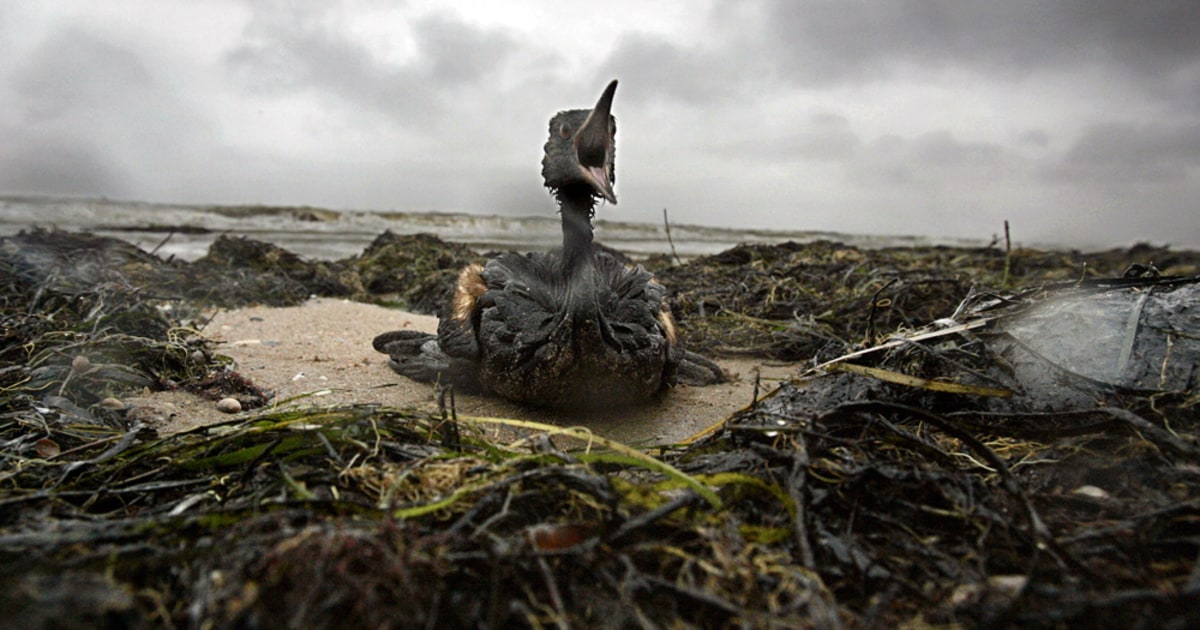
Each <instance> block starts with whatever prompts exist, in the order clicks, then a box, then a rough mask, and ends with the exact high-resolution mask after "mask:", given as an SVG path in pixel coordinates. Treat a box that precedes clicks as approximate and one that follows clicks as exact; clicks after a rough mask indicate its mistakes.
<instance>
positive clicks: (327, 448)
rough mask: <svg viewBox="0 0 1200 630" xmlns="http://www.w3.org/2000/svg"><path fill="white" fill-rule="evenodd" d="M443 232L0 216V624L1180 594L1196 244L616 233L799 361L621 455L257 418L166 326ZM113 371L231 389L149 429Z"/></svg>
mask: <svg viewBox="0 0 1200 630" xmlns="http://www.w3.org/2000/svg"><path fill="white" fill-rule="evenodd" d="M475 257H476V256H475V254H473V253H472V252H470V251H469V250H467V249H465V248H462V247H458V246H454V245H448V244H444V243H441V242H439V241H437V240H436V239H433V238H431V237H398V236H394V235H390V234H385V235H384V236H381V237H380V239H379V240H378V241H377V242H376V243H375V244H374V245H373V246H372V247H371V248H369V249H368V250H367V251H366V252H364V254H363V255H362V256H360V257H357V258H354V259H351V260H346V261H339V262H336V263H311V262H306V261H303V260H300V259H299V258H297V257H295V256H293V255H291V254H289V253H287V252H284V251H282V250H279V249H277V248H274V247H272V246H270V245H266V244H263V243H256V242H253V241H249V240H245V239H238V238H224V239H221V240H220V241H218V243H217V244H216V245H214V246H213V249H212V251H211V252H210V254H209V255H208V256H207V257H206V258H204V259H202V260H200V261H197V262H195V263H191V264H185V263H181V262H176V261H163V260H160V259H158V258H156V257H154V256H152V255H150V254H147V253H145V252H142V251H138V250H136V249H135V248H133V247H131V246H128V245H125V244H122V243H121V242H118V241H112V240H107V239H101V238H97V237H92V236H88V235H81V234H67V233H61V232H46V231H35V232H31V233H27V234H23V235H20V236H17V237H12V238H8V239H3V240H2V241H0V277H2V279H3V284H2V289H0V318H2V321H3V345H2V346H0V457H2V458H3V462H2V464H0V567H3V568H2V569H0V618H2V619H5V620H6V622H5V623H6V624H11V623H15V624H17V625H16V626H12V627H95V626H118V627H147V626H153V627H160V626H162V627H191V626H200V627H262V626H285V625H286V626H288V627H333V626H336V627H455V626H466V627H502V626H538V627H546V626H558V627H567V626H576V627H593V626H595V627H637V626H672V627H675V626H684V627H688V626H693V627H723V626H744V627H771V626H774V627H809V626H813V627H837V626H846V627H896V626H898V625H909V626H922V625H930V624H932V625H938V626H941V625H946V626H979V625H984V626H1001V627H1005V626H1021V627H1026V626H1056V627H1057V626H1074V625H1079V626H1083V625H1085V624H1086V625H1088V626H1101V627H1155V628H1159V627H1163V628H1172V627H1174V628H1184V627H1196V625H1197V622H1200V563H1198V562H1197V558H1198V556H1200V492H1198V489H1200V453H1198V449H1197V443H1196V432H1197V416H1198V414H1197V403H1198V402H1200V395H1198V393H1197V392H1198V389H1197V379H1198V378H1200V376H1198V375H1197V369H1198V368H1197V363H1198V358H1197V355H1198V354H1200V340H1198V337H1200V305H1198V295H1200V288H1198V287H1200V282H1198V278H1197V275H1196V274H1197V263H1198V262H1200V257H1198V256H1197V255H1195V254H1189V253H1177V252H1171V251H1168V250H1165V249H1155V248H1149V247H1135V248H1133V249H1130V250H1121V251H1111V252H1105V253H1101V254H1093V255H1082V254H1079V253H1076V252H1034V251H1023V250H1018V251H1013V252H1011V253H1010V255H1006V253H1005V252H1004V251H1001V250H997V249H995V248H987V249H975V250H968V249H943V248H934V249H925V250H908V249H904V250H879V251H864V250H857V249H853V248H848V247H843V246H840V245H837V244H833V243H827V242H823V243H815V244H811V245H796V244H781V245H778V246H773V247H767V246H753V247H749V246H747V247H738V248H735V249H732V250H730V251H727V252H725V253H722V254H719V255H716V256H711V257H707V258H702V259H699V260H695V261H692V262H690V263H688V264H684V265H676V266H671V265H668V264H667V261H666V259H656V260H651V261H648V263H647V264H649V265H651V266H653V267H655V268H656V271H657V272H658V274H659V276H660V277H661V278H662V279H663V280H664V282H665V283H667V284H668V286H669V287H671V290H672V292H673V299H674V304H675V307H676V312H677V314H678V315H679V319H680V321H681V327H682V328H683V329H684V332H685V335H686V338H687V341H688V342H689V343H690V344H692V345H693V346H694V347H699V348H701V349H703V350H704V351H706V352H711V353H741V354H749V355H755V356H764V357H780V358H790V359H796V358H802V359H811V361H812V363H811V364H812V365H813V366H814V367H813V369H812V370H810V371H809V372H808V373H806V374H803V375H797V379H796V380H795V382H793V383H788V384H786V385H784V386H782V387H780V388H779V389H777V390H775V391H771V392H763V395H762V397H761V399H760V400H759V401H758V402H757V403H756V404H754V405H752V406H751V407H749V408H747V409H745V410H743V411H741V412H739V413H737V414H735V415H734V416H733V417H731V418H729V419H728V420H727V421H726V422H724V423H722V424H721V425H719V426H717V427H714V428H713V429H712V430H711V431H710V432H708V433H707V434H706V435H703V436H701V437H698V438H697V439H695V440H694V441H692V442H691V443H689V444H682V445H665V446H664V447H662V448H660V449H656V450H654V451H652V452H644V451H637V450H634V449H630V448H628V447H625V446H622V445H619V444H614V443H609V442H606V441H605V440H603V439H601V438H598V437H597V438H594V439H590V440H589V439H587V436H585V435H581V434H580V432H578V431H571V430H569V429H567V428H565V427H561V428H557V429H556V428H554V427H547V428H546V429H547V430H550V431H551V432H553V431H557V432H558V433H556V434H553V433H552V434H547V433H542V432H541V431H542V430H541V429H537V428H532V429H530V428H527V429H526V431H527V433H528V435H529V436H530V437H529V438H527V439H525V440H523V441H521V442H517V443H510V444H498V443H492V442H489V441H487V440H485V439H484V438H482V437H481V435H482V434H481V432H479V431H477V427H478V426H479V423H480V422H502V421H503V420H496V419H472V418H462V417H459V418H457V419H456V418H455V417H454V411H453V408H452V406H451V405H449V404H448V405H447V409H446V410H445V412H444V414H433V415H430V414H428V413H418V412H416V411H413V410H406V409H389V408H380V407H377V406H372V405H370V404H362V405H357V406H351V407H340V408H313V409H312V410H309V411H290V412H287V413H281V412H278V411H274V412H273V411H270V410H269V408H268V407H264V406H263V405H264V403H265V402H266V401H267V399H268V398H269V395H270V394H269V392H263V391H260V390H258V389H257V388H256V387H255V386H254V384H253V383H251V382H248V381H247V380H246V379H244V378H242V377H240V376H239V375H238V374H237V373H236V372H233V371H231V370H230V369H229V367H228V365H227V364H226V362H225V361H224V360H223V359H222V358H221V357H219V356H214V354H213V352H212V350H211V347H210V344H209V343H208V342H207V341H206V340H205V339H203V338H202V337H201V336H200V335H199V334H197V333H196V332H194V330H195V329H194V327H193V325H194V322H195V321H197V318H200V317H202V313H203V312H204V310H203V309H204V308H209V307H212V306H229V305H236V304H243V303H246V302H248V301H258V302H265V303H269V304H287V303H294V302H296V301H298V300H302V299H304V298H305V297H306V296H308V295H309V294H313V293H316V294H324V295H343V296H354V297H357V298H359V299H373V300H384V299H386V300H389V301H393V302H399V303H401V304H403V305H404V306H407V307H408V308H412V309H417V310H426V311H428V310H430V309H431V308H435V307H436V304H438V303H439V301H440V300H442V299H443V294H444V291H445V289H446V286H447V284H448V282H449V281H450V278H452V276H453V270H454V269H455V268H456V267H457V266H458V265H460V264H461V263H462V262H464V261H465V260H470V259H472V258H475ZM1151 263H1153V266H1151ZM1130 265H1140V266H1134V267H1131V268H1130V271H1129V273H1124V274H1123V273H1122V272H1123V271H1125V270H1126V268H1127V267H1129V266H1130ZM817 364H821V365H817ZM141 388H150V389H175V388H182V389H187V390H190V391H195V392H198V393H201V394H202V395H207V396H211V397H213V398H217V397H223V396H234V397H237V398H239V399H240V400H242V402H243V404H244V405H245V406H246V407H248V408H251V411H248V412H246V413H244V414H243V416H241V417H239V418H238V419H237V420H234V421H230V422H226V423H224V424H220V425H216V426H208V427H204V428H201V429H197V430H194V431H190V432H187V433H180V434H175V435H170V436H160V435H155V434H154V433H153V431H151V430H150V429H147V428H145V427H144V426H143V425H142V424H141V423H140V422H139V420H138V418H136V417H130V414H129V412H128V411H127V410H126V409H125V408H124V407H123V406H122V404H121V403H120V401H119V399H120V396H121V395H122V393H123V392H126V391H128V390H130V389H141ZM255 407H258V409H257V410H254V408H255Z"/></svg>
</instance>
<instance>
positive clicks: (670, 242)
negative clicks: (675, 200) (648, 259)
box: [663, 208, 683, 265]
mask: <svg viewBox="0 0 1200 630" xmlns="http://www.w3.org/2000/svg"><path fill="white" fill-rule="evenodd" d="M663 227H665V228H666V229H667V243H669V244H670V245H671V256H672V257H674V258H675V264H677V265H682V264H683V261H682V260H680V259H679V254H677V253H675V241H673V240H671V222H670V221H668V220H667V209H666V208H663Z"/></svg>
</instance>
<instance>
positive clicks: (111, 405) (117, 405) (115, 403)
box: [100, 396, 125, 411]
mask: <svg viewBox="0 0 1200 630" xmlns="http://www.w3.org/2000/svg"><path fill="white" fill-rule="evenodd" d="M100 406H101V407H102V408H104V409H111V410H113V411H120V410H122V409H124V408H125V403H123V402H121V401H120V400H119V399H117V398H113V397H112V396H109V397H108V398H105V399H103V400H101V401H100Z"/></svg>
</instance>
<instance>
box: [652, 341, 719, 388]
mask: <svg viewBox="0 0 1200 630" xmlns="http://www.w3.org/2000/svg"><path fill="white" fill-rule="evenodd" d="M665 376H666V382H667V384H669V385H716V384H717V383H725V382H728V381H729V375H728V374H726V373H725V370H723V369H721V366H719V365H717V364H716V363H714V362H712V361H711V360H709V359H708V358H707V357H704V356H701V355H699V354H696V353H695V352H690V351H688V350H684V349H682V348H672V349H671V357H670V360H669V361H668V362H667V369H666V374H665Z"/></svg>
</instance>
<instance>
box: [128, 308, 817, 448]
mask: <svg viewBox="0 0 1200 630" xmlns="http://www.w3.org/2000/svg"><path fill="white" fill-rule="evenodd" d="M399 328H411V329H414V330H421V331H426V332H434V331H435V330H436V328H437V318H436V317H431V316H428V315H419V314H415V313H409V312H406V311H402V310H396V309H389V308H384V307H380V306H375V305H372V304H364V303H360V302H352V301H348V300H339V299H333V298H314V299H312V300H309V301H308V302H307V303H305V304H303V305H301V306H296V307H285V308H272V307H262V306H256V307H249V308H242V309H236V310H226V311H221V312H218V313H216V314H215V315H214V316H213V318H212V320H211V321H210V322H209V323H208V325H207V326H206V327H205V328H204V329H203V330H202V331H201V332H202V334H204V335H205V336H206V337H208V338H210V339H212V340H213V341H214V342H216V344H217V345H216V352H217V353H219V354H223V355H226V356H228V357H230V358H232V359H233V360H234V361H235V363H236V365H235V368H236V369H237V370H238V371H239V372H240V373H241V374H242V375H243V376H245V377H247V378H249V379H250V380H252V381H253V382H254V383H255V384H256V385H258V386H259V387H263V388H266V389H269V390H271V391H272V392H274V394H275V398H274V401H273V404H274V405H275V406H277V407H278V406H290V405H300V406H305V405H336V404H350V403H372V404H380V405H387V406H395V407H407V406H420V407H423V408H428V409H436V407H437V405H436V400H435V393H434V388H433V386H432V385H428V384H425V383H417V382H414V381H411V380H409V379H406V378H404V377H402V376H399V375H398V374H396V373H394V372H392V370H391V369H389V368H388V366H387V357H386V356H384V355H382V354H380V353H378V352H376V351H375V350H374V349H373V348H372V347H371V339H372V338H374V337H375V335H377V334H379V333H381V332H385V331H388V330H396V329H399ZM717 362H718V363H719V364H720V365H721V366H722V367H723V368H725V370H726V371H727V372H729V373H730V374H731V375H732V376H733V377H734V378H733V380H732V381H731V382H729V383H725V384H721V385H714V386H710V387H687V386H680V387H676V388H673V389H671V390H670V391H668V392H666V393H665V394H664V395H663V397H662V398H661V399H659V400H656V401H653V402H651V403H649V404H646V405H643V406H640V407H636V408H631V409H621V410H615V411H612V412H604V413H591V414H580V413H575V412H562V411H555V410H546V409H537V408H530V407H525V406H521V405H516V404H513V403H510V402H507V401H505V400H502V399H499V398H495V397H487V396H476V395H468V394H459V395H457V397H456V409H457V410H458V413H459V414H460V415H464V416H484V417H503V418H515V419H524V420H534V421H538V422H545V423H549V424H555V425H560V426H584V427H587V428H588V429H590V430H592V431H593V432H595V433H597V434H599V435H602V436H605V437H609V438H612V439H616V440H619V441H622V442H625V443H628V444H642V445H645V444H660V443H670V442H676V441H679V440H682V439H685V438H687V437H688V436H691V435H694V434H695V433H697V432H699V431H702V430H704V429H705V428H707V427H709V426H711V425H712V424H714V423H717V422H720V421H721V420H723V419H725V418H726V417H728V416H729V415H730V414H731V413H733V412H735V411H737V410H738V409H741V408H743V407H745V406H747V405H748V404H750V402H751V400H752V398H753V395H754V375H755V371H756V370H758V371H759V373H760V374H761V375H762V379H763V387H762V391H763V392H764V393H765V392H766V391H769V390H770V389H771V388H773V386H774V384H775V383H776V382H777V381H778V380H780V379H783V378H787V377H789V376H790V375H792V374H795V372H796V367H795V366H792V365H785V364H779V363H773V362H765V361H763V360H737V359H735V360H729V359H721V360H718V361H717ZM128 402H131V403H133V404H135V405H140V406H146V407H149V408H152V409H155V410H156V411H157V412H158V413H159V416H160V418H161V424H160V425H159V426H158V429H159V430H160V431H163V432H167V433H170V432H176V431H181V430H187V429H190V428H194V427H196V426H200V425H202V424H206V423H213V422H219V421H223V420H228V419H229V418H230V416H229V415H227V414H223V413H221V412H219V411H217V410H216V407H215V405H214V404H213V403H212V402H211V401H208V400H204V399H201V398H199V397H196V396H192V395H190V394H186V393H183V392H164V393H155V394H149V395H146V396H142V397H133V398H131V399H130V400H129V401H128ZM243 413H246V414H249V413H254V412H253V411H247V412H243ZM491 430H492V431H495V430H496V429H491Z"/></svg>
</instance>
